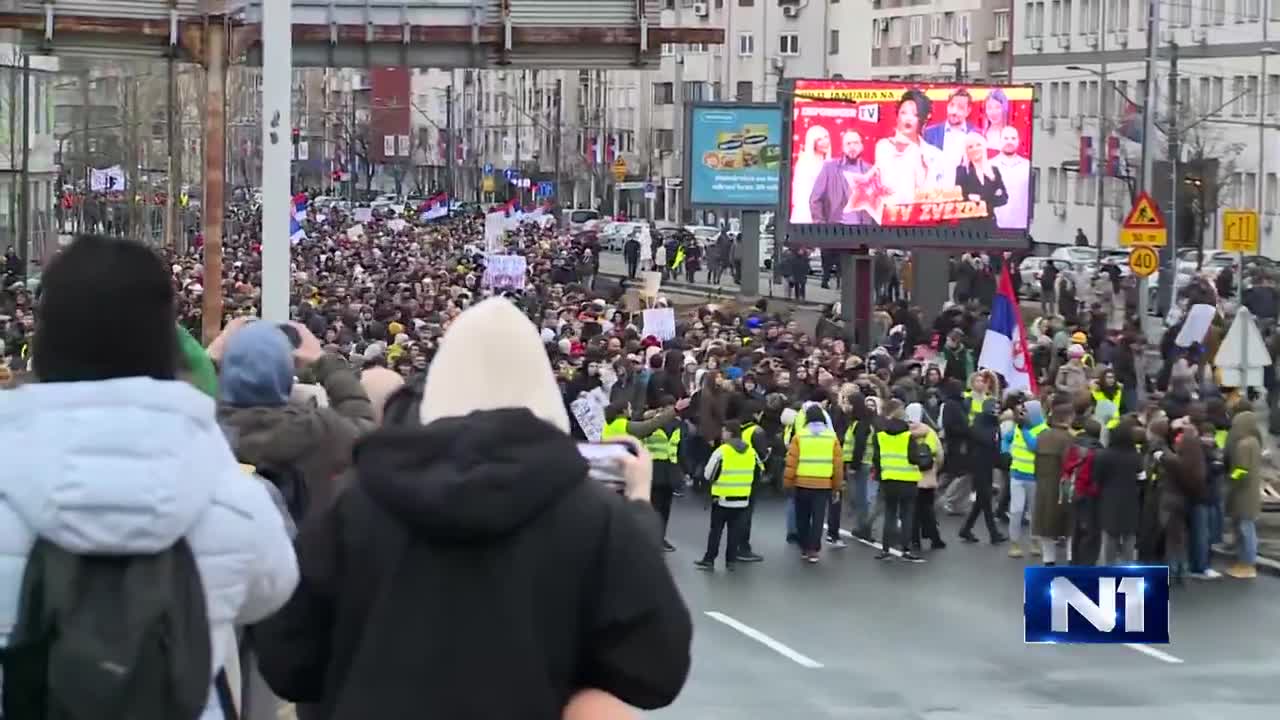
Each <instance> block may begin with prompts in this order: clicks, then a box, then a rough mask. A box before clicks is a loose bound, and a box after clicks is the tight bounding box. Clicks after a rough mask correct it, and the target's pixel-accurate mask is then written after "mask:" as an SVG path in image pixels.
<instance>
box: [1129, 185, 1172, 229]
mask: <svg viewBox="0 0 1280 720" xmlns="http://www.w3.org/2000/svg"><path fill="white" fill-rule="evenodd" d="M1123 227H1125V228H1126V229H1129V230H1163V229H1164V227H1165V225H1164V216H1163V215H1161V214H1160V208H1158V207H1156V202H1155V201H1154V200H1152V199H1151V196H1150V195H1148V194H1147V193H1146V192H1142V193H1140V194H1139V195H1138V199H1137V200H1136V201H1134V203H1133V209H1132V210H1130V211H1129V214H1128V215H1126V216H1125V218H1124V225H1123Z"/></svg>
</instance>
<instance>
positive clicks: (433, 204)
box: [418, 193, 449, 220]
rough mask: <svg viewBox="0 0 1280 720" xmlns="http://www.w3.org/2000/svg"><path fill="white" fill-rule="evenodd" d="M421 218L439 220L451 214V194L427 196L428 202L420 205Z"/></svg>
mask: <svg viewBox="0 0 1280 720" xmlns="http://www.w3.org/2000/svg"><path fill="white" fill-rule="evenodd" d="M418 212H419V213H421V214H420V216H419V219H420V220H438V219H440V218H442V217H447V216H448V215H449V195H448V194H447V193H439V194H436V195H433V196H431V197H429V198H427V200H426V202H424V203H422V204H421V205H419V206H418Z"/></svg>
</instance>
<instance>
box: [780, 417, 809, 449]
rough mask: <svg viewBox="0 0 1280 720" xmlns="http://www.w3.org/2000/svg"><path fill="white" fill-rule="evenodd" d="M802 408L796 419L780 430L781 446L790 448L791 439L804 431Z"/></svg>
mask: <svg viewBox="0 0 1280 720" xmlns="http://www.w3.org/2000/svg"><path fill="white" fill-rule="evenodd" d="M804 424H805V423H804V408H801V409H800V412H799V413H798V414H797V415H796V419H795V420H793V421H791V424H790V425H788V426H786V427H785V428H783V429H782V444H783V445H787V446H790V445H791V438H792V437H793V436H794V435H795V434H796V433H798V432H800V431H801V430H803V429H804Z"/></svg>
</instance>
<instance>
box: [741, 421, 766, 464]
mask: <svg viewBox="0 0 1280 720" xmlns="http://www.w3.org/2000/svg"><path fill="white" fill-rule="evenodd" d="M758 432H760V426H759V425H756V424H755V423H751V424H750V425H748V426H746V427H744V428H742V442H744V443H746V444H747V447H749V448H751V449H752V450H755V447H756V446H755V445H754V444H752V442H751V438H754V437H755V436H756V433H758ZM756 465H757V466H758V467H764V461H763V460H761V459H760V456H759V454H757V455H756Z"/></svg>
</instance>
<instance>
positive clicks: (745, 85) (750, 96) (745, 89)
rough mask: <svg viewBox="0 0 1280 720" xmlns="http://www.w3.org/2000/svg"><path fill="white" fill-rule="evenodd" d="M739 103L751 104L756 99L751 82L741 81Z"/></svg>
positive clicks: (738, 90) (738, 91) (738, 93)
mask: <svg viewBox="0 0 1280 720" xmlns="http://www.w3.org/2000/svg"><path fill="white" fill-rule="evenodd" d="M735 95H736V96H737V100H738V102H751V101H753V100H754V99H755V93H754V92H753V91H752V87H751V81H750V80H739V81H738V88H737V92H736V93H735Z"/></svg>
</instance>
